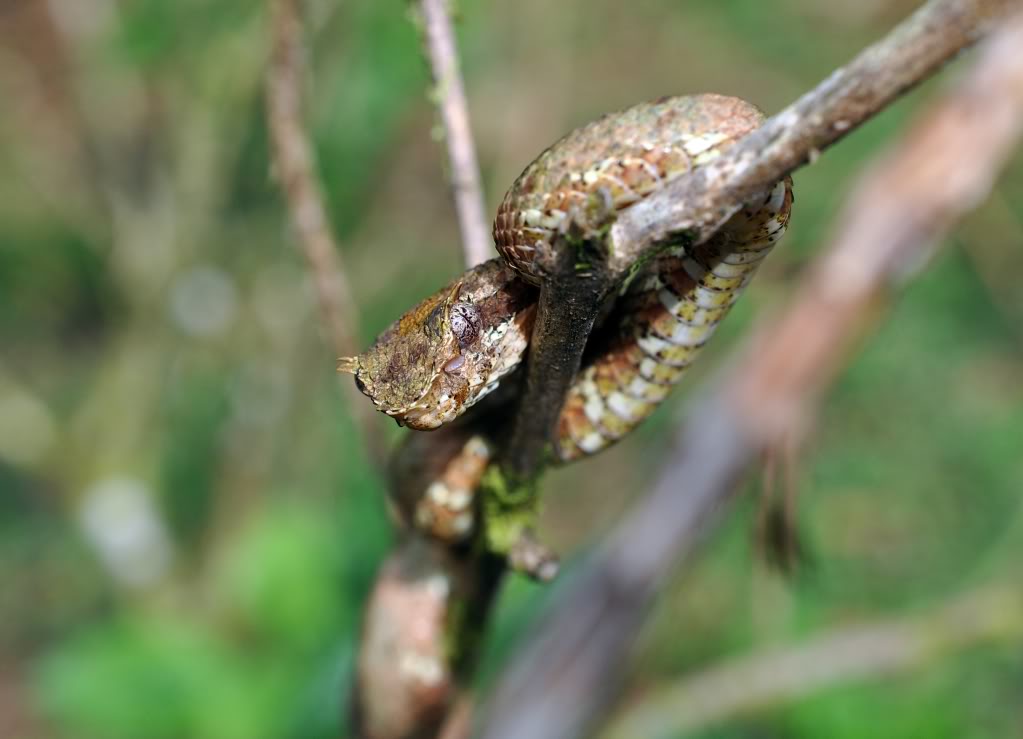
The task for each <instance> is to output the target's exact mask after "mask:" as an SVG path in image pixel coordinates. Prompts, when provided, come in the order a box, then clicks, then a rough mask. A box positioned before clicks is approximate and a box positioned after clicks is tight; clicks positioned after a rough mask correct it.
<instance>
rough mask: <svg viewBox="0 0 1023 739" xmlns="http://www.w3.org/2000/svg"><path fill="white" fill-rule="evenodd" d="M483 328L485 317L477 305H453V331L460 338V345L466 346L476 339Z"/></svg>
mask: <svg viewBox="0 0 1023 739" xmlns="http://www.w3.org/2000/svg"><path fill="white" fill-rule="evenodd" d="M482 328H483V319H482V318H481V317H480V310H479V308H477V307H476V306H475V305H473V304H472V303H455V304H454V305H452V306H451V333H453V334H454V335H455V338H456V339H458V345H459V346H461V347H466V346H469V344H471V343H473V342H474V341H476V339H478V338H479V335H480V330H481V329H482Z"/></svg>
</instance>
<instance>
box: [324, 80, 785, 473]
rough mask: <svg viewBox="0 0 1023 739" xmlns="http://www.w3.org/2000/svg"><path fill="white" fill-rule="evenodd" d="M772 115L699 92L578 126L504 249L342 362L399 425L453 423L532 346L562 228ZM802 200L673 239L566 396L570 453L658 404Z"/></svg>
mask: <svg viewBox="0 0 1023 739" xmlns="http://www.w3.org/2000/svg"><path fill="white" fill-rule="evenodd" d="M762 120H763V116H762V114H761V113H760V112H759V110H757V109H756V108H755V107H754V106H753V105H751V104H749V103H746V102H744V101H742V100H739V99H738V98H732V97H725V96H721V95H696V96H688V97H675V98H666V99H662V100H658V101H654V102H650V103H642V104H640V105H637V106H634V107H632V108H629V109H628V110H625V111H621V112H619V113H613V114H610V115H607V116H604V117H603V118H601V119H599V120H597V121H595V122H593V123H590V124H588V125H586V126H583V127H581V128H578V129H576V130H574V131H572V132H571V133H569V134H568V135H567V136H565V137H564V138H562V139H561V140H560V141H558V142H557V143H555V144H554V145H553V146H551V147H550V148H549V149H547V150H546V151H545V152H543V153H542V154H541V155H540V156H539V157H538V158H537V159H536V160H535V161H534V162H533V163H531V164H530V165H529V166H528V167H527V168H526V169H525V171H523V173H522V174H521V175H520V176H519V178H518V179H517V180H516V181H515V183H514V184H513V185H512V187H511V188H510V189H509V191H508V193H507V195H506V196H505V198H504V201H503V202H502V203H501V205H500V207H499V209H498V212H497V217H496V219H495V222H494V240H495V243H496V245H497V248H498V251H499V252H500V254H501V255H502V258H501V259H496V260H491V261H490V262H487V263H485V264H483V265H480V266H479V267H476V268H474V269H472V270H469V271H468V272H466V273H465V274H464V275H462V276H461V277H460V278H458V279H457V280H455V281H454V282H453V283H451V284H450V285H448V286H447V287H445V288H444V289H442V290H441V291H439V292H438V293H436V294H435V295H433V296H431V297H429V298H427V299H426V300H424V301H423V302H422V303H420V304H419V305H418V306H416V307H415V308H413V309H412V310H411V311H409V312H408V313H406V314H405V315H404V316H402V318H400V319H399V320H398V321H397V322H396V323H395V324H393V325H392V326H391V327H390V328H389V329H388V330H387V331H385V332H384V333H383V334H381V336H380V337H379V338H378V339H377V341H376V343H375V344H374V345H373V347H372V348H371V349H370V350H369V351H367V352H366V353H365V354H363V355H361V356H359V357H356V358H351V359H346V360H342V364H341V365H340V368H341V369H343V370H347V371H350V372H354V373H355V374H356V380H357V382H358V383H359V387H360V389H362V390H363V392H364V393H366V394H367V395H368V396H369V397H370V398H372V399H373V402H374V403H375V404H376V405H377V407H378V408H379V409H380V410H381V411H383V412H385V413H387V414H389V415H391V416H393V417H395V418H396V419H397V420H398V421H399V423H404V424H406V425H408V426H409V427H411V428H417V429H431V428H436V427H438V426H440V425H442V424H444V423H447V422H449V421H451V420H453V419H455V418H456V417H458V416H459V415H461V414H462V413H463V412H465V411H466V410H467V409H468V408H469V407H471V406H472V405H473V404H475V403H476V402H477V401H478V400H480V399H481V398H483V397H484V396H486V395H487V394H488V393H489V392H491V391H492V390H494V389H495V388H496V387H497V385H498V384H499V383H500V382H501V380H502V379H503V378H504V377H506V376H507V375H508V374H509V373H510V372H512V371H513V370H514V369H515V368H516V367H517V366H518V365H519V364H520V363H521V361H522V359H523V358H524V356H525V354H526V352H527V349H528V345H529V337H530V333H531V330H532V323H533V318H534V315H535V311H536V299H537V289H536V287H535V286H536V285H539V284H541V283H542V281H543V280H544V277H545V276H544V274H543V271H542V269H540V267H539V266H538V265H539V263H540V260H539V259H538V258H537V257H538V255H540V254H543V253H545V252H547V251H549V250H551V249H553V248H556V244H558V243H559V242H560V240H559V239H558V238H557V236H558V234H559V233H561V232H563V231H564V230H565V229H566V228H568V227H569V226H574V227H577V228H579V229H581V230H582V231H583V232H597V230H598V229H599V227H600V223H598V222H593V223H591V222H589V221H591V220H594V221H596V219H601V220H602V221H604V222H606V221H607V219H608V217H609V214H610V217H611V218H613V217H614V212H616V211H621V210H622V209H625V208H628V207H629V206H630V205H632V204H633V203H635V202H637V201H639V200H641V199H643V198H644V197H646V196H647V195H649V194H650V193H653V192H655V191H657V190H658V189H659V188H661V187H663V186H664V184H665V183H667V182H670V181H671V180H672V179H673V178H675V177H678V176H679V175H682V174H685V173H687V172H689V171H691V170H692V169H693V168H695V167H699V166H701V165H702V164H704V163H706V162H708V161H710V160H711V159H713V158H714V157H716V156H718V155H719V154H720V153H721V152H723V151H725V150H726V149H727V148H728V147H729V146H731V145H732V144H733V143H734V142H735V141H737V140H738V139H740V138H742V137H743V136H744V135H746V134H747V133H749V132H750V131H752V130H753V129H755V128H756V127H757V126H758V125H760V123H761V121H762ZM791 206H792V188H791V181H790V180H789V179H788V178H785V179H784V180H782V181H779V182H778V183H776V185H775V186H774V187H773V188H771V190H770V191H769V192H767V193H766V194H765V195H763V196H762V197H760V198H758V199H757V200H756V201H755V202H751V203H748V204H747V205H746V206H745V207H744V208H743V209H742V210H740V211H739V212H738V213H736V214H735V215H734V216H733V217H732V218H731V219H730V220H728V221H727V222H726V223H725V224H724V225H723V226H722V227H721V228H720V229H719V230H718V231H717V232H716V233H715V234H714V235H713V236H712V237H711V238H710V239H709V240H707V241H705V242H704V243H702V244H699V245H697V246H695V247H689V248H685V247H684V246H683V245H675V246H673V245H670V244H669V245H666V246H665V248H664V249H663V250H662V251H661V252H660V253H659V256H658V257H657V258H656V259H654V260H653V261H652V263H651V264H649V265H646V266H645V268H644V269H643V270H642V271H641V272H640V273H639V274H638V275H637V276H636V277H635V279H633V280H632V281H631V283H630V284H629V285H628V286H627V287H624V288H623V289H622V290H621V294H620V295H619V297H618V300H617V301H616V303H615V305H614V307H613V309H612V311H611V313H610V315H609V317H608V318H607V319H606V320H605V321H604V323H603V328H602V330H601V331H600V332H599V333H598V334H595V335H594V336H592V337H591V340H590V343H589V345H588V347H587V352H586V355H585V357H584V361H583V366H582V369H581V371H580V372H579V374H578V376H577V378H576V380H575V382H574V383H573V385H572V387H571V390H570V391H569V394H568V396H567V398H566V401H565V405H564V408H563V410H562V412H561V416H560V420H559V423H558V435H557V439H556V440H555V447H556V455H557V457H558V459H560V460H561V461H569V460H572V459H576V458H578V457H580V456H583V455H587V454H593V453H596V452H598V451H600V450H602V449H604V448H605V447H607V446H608V445H609V444H612V443H613V442H615V441H617V440H618V439H620V438H622V437H623V436H625V435H626V434H627V433H628V432H629V431H630V430H632V429H633V428H634V427H635V426H636V425H637V424H638V423H640V422H641V421H642V420H643V419H645V418H646V417H648V416H649V415H650V414H651V413H652V412H653V410H654V409H655V408H656V407H657V405H658V403H660V402H661V401H662V400H664V398H665V397H666V396H667V395H668V393H669V391H670V389H671V387H672V386H673V385H674V384H675V383H677V382H678V381H679V380H680V379H681V378H682V377H683V376H684V375H685V373H686V370H687V369H688V368H689V366H690V365H691V364H692V362H693V361H694V360H695V359H696V357H697V356H698V355H699V353H700V350H701V349H702V347H703V346H704V345H705V344H706V343H707V341H708V340H709V339H710V337H711V335H712V334H713V333H714V330H715V329H716V328H717V326H718V324H719V323H720V322H721V320H722V319H723V318H724V317H725V315H727V313H728V311H729V309H730V308H731V306H732V305H733V304H734V303H735V301H736V299H737V298H738V297H739V295H741V293H742V291H743V289H744V288H745V287H746V285H747V284H748V283H749V281H750V279H751V278H752V276H753V274H754V273H755V272H756V270H757V268H758V266H759V265H760V263H761V262H762V261H763V259H764V257H765V256H766V255H767V253H768V252H769V251H770V250H771V248H772V247H773V246H774V244H775V243H776V242H777V241H778V239H779V238H781V236H782V234H783V233H784V231H785V228H786V226H787V224H788V220H789V213H790V210H791ZM580 279H585V276H584V275H583V276H580ZM476 451H477V452H478V451H479V449H478V447H477V449H476Z"/></svg>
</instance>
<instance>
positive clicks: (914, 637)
mask: <svg viewBox="0 0 1023 739" xmlns="http://www.w3.org/2000/svg"><path fill="white" fill-rule="evenodd" d="M1021 639H1023V591H1020V589H1019V586H1018V585H1016V586H1006V587H1001V588H987V589H984V590H980V591H977V592H973V593H969V594H967V595H965V596H963V595H960V596H958V597H956V598H955V599H953V600H952V601H951V602H949V603H946V604H943V605H941V606H940V607H939V608H938V609H937V610H935V609H933V608H932V609H928V611H927V612H926V613H924V614H921V615H917V616H913V617H910V618H899V619H890V620H885V621H879V622H875V623H867V624H863V625H860V626H847V627H843V628H840V629H836V630H835V631H833V632H830V633H824V634H821V635H819V636H816V637H814V638H811V639H808V640H807V641H805V642H802V643H800V644H794V645H790V646H785V647H779V648H773V649H767V650H764V651H762V652H758V653H755V654H752V655H747V656H742V657H738V658H735V659H732V660H729V661H727V662H723V663H721V664H718V665H716V666H714V667H711V668H710V669H707V670H705V671H703V672H701V673H698V674H696V675H693V676H691V677H687V678H682V679H681V680H679V681H678V682H677V683H675V684H672V685H668V686H666V687H662V688H659V689H657V690H655V691H653V692H652V693H651V694H649V695H646V696H644V697H643V698H642V699H641V700H639V701H638V702H637V703H636V704H635V705H633V706H630V707H628V708H627V709H626V710H625V712H624V713H623V715H622V716H620V717H619V718H618V719H616V720H615V721H613V722H612V724H611V726H609V727H608V728H607V729H606V730H605V731H604V732H602V733H601V736H602V737H604V739H633V737H644V739H662V738H667V737H676V736H681V735H683V734H689V733H691V732H695V731H699V730H702V729H705V728H707V727H708V726H709V725H711V724H715V723H718V722H720V721H723V720H727V719H729V718H733V717H735V716H738V715H741V714H745V713H749V712H752V711H756V710H759V709H764V708H767V707H769V706H772V705H776V704H778V703H781V702H786V701H792V700H795V699H798V698H801V697H803V696H806V695H810V694H812V693H815V692H817V691H820V690H825V689H827V688H830V687H833V686H835V685H837V684H840V683H843V682H849V681H853V680H862V679H869V678H876V677H880V676H884V675H889V674H892V673H895V672H899V671H906V670H913V669H919V668H921V667H924V666H926V665H928V664H930V663H932V662H934V661H935V660H937V659H940V658H941V657H943V656H945V655H947V654H949V653H952V652H956V651H959V650H965V649H970V648H972V647H977V646H981V645H987V644H1002V643H1005V644H1017V643H1019V641H1020V640H1021Z"/></svg>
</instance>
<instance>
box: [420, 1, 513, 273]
mask: <svg viewBox="0 0 1023 739" xmlns="http://www.w3.org/2000/svg"><path fill="white" fill-rule="evenodd" d="M446 6H447V0H419V9H420V12H421V13H422V19H423V38H424V40H425V44H426V51H427V56H428V57H429V60H430V71H431V72H432V74H433V82H434V90H433V96H434V97H435V99H436V102H437V107H438V109H439V110H440V116H441V121H442V122H443V124H444V140H445V142H446V143H447V149H448V161H449V162H450V164H451V189H452V191H453V194H454V197H455V209H456V210H457V211H458V225H459V229H460V230H461V233H462V249H463V250H464V252H465V266H466V267H475V266H476V265H477V264H482V263H483V262H485V261H487V260H488V259H491V258H492V257H494V256H495V254H494V248H493V242H492V241H491V238H490V225H489V222H488V220H487V216H486V208H485V206H484V201H483V187H482V186H481V185H480V172H479V164H478V163H477V160H476V145H475V144H474V143H473V139H472V127H471V126H470V124H469V105H468V103H467V102H466V100H465V87H464V86H463V84H462V75H461V72H460V70H459V65H458V50H457V49H456V47H455V32H454V29H453V28H452V26H451V18H450V16H449V14H448V10H447V7H446Z"/></svg>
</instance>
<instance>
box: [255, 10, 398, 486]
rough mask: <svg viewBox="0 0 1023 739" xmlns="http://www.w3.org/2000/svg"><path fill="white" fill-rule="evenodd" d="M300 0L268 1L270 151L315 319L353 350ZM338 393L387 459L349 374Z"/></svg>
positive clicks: (342, 351)
mask: <svg viewBox="0 0 1023 739" xmlns="http://www.w3.org/2000/svg"><path fill="white" fill-rule="evenodd" d="M301 8H302V6H301V0H271V34H272V48H271V56H270V67H269V70H268V71H267V80H266V104H267V121H268V123H269V127H270V144H271V154H272V157H273V161H274V166H275V168H276V171H277V176H278V178H279V180H280V182H281V186H282V187H283V189H284V195H285V198H286V200H287V205H288V211H289V212H290V215H291V221H292V225H293V226H294V229H295V233H296V236H297V237H298V246H299V248H300V249H301V251H302V255H303V256H304V257H305V261H306V266H307V267H308V268H309V274H310V277H311V278H312V282H313V287H314V288H315V291H316V300H317V305H318V307H319V312H320V319H321V321H322V323H323V327H324V329H325V331H326V333H327V336H328V338H329V341H330V344H331V349H332V350H333V352H334V355H335V356H336V357H341V356H352V355H355V354H358V346H357V341H356V336H355V330H354V328H353V327H354V326H358V324H359V310H358V307H357V305H356V304H355V301H354V300H353V298H352V290H351V287H350V286H349V284H348V278H347V277H346V276H345V270H344V266H343V264H342V262H341V255H340V253H339V251H338V248H337V244H336V242H335V240H334V236H333V234H332V232H331V228H330V219H329V218H328V217H327V212H326V208H325V207H324V205H323V200H324V199H323V193H322V191H321V189H320V184H319V181H318V179H317V176H316V171H315V169H316V167H315V160H314V155H313V153H312V146H311V144H310V142H309V135H308V134H307V132H306V128H305V123H304V122H303V119H302V94H301V91H302V83H303V54H304V50H303V47H302V17H301ZM339 381H340V382H341V388H342V392H343V393H344V395H345V398H346V399H347V401H348V405H349V407H350V408H351V410H352V413H353V414H354V416H355V418H356V419H357V420H358V422H359V426H360V429H361V431H362V433H363V436H364V440H365V443H366V444H367V447H368V448H369V450H370V453H371V455H372V456H373V457H374V459H375V460H376V462H377V463H378V465H381V466H382V464H383V460H384V459H385V458H386V451H385V444H384V442H383V440H382V438H381V435H380V433H379V428H380V426H379V419H378V418H376V413H375V412H374V409H373V407H372V406H371V405H369V404H367V403H366V402H365V398H363V397H362V395H361V394H360V393H359V392H358V389H357V388H356V387H355V385H354V383H352V382H351V381H350V380H349V378H348V377H340V378H339Z"/></svg>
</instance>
